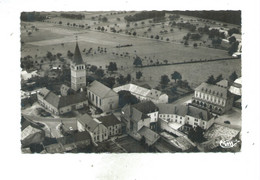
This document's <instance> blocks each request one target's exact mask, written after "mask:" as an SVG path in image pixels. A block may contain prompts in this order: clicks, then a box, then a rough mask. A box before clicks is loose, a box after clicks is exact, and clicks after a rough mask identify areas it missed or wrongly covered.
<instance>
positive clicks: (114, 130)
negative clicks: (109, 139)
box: [97, 114, 122, 136]
mask: <svg viewBox="0 0 260 180" xmlns="http://www.w3.org/2000/svg"><path fill="white" fill-rule="evenodd" d="M97 120H98V121H99V122H101V123H102V124H103V125H104V126H105V127H106V128H107V129H108V136H115V135H120V134H121V133H122V123H121V121H119V120H118V119H117V117H116V116H115V115H114V114H111V115H108V116H101V117H99V118H97Z"/></svg>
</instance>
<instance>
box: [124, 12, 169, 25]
mask: <svg viewBox="0 0 260 180" xmlns="http://www.w3.org/2000/svg"><path fill="white" fill-rule="evenodd" d="M163 17H165V12H164V11H142V12H138V13H136V14H134V15H128V16H125V17H124V19H125V20H126V21H127V22H133V21H140V20H144V19H152V18H163Z"/></svg>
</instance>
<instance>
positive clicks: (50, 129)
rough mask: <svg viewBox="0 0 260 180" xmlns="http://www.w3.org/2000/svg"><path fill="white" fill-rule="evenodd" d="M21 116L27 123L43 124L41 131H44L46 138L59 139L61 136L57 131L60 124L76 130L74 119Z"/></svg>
mask: <svg viewBox="0 0 260 180" xmlns="http://www.w3.org/2000/svg"><path fill="white" fill-rule="evenodd" d="M23 115H24V117H25V118H26V119H28V120H29V121H33V122H39V123H42V124H44V125H45V127H44V128H43V130H44V131H45V133H46V136H48V137H54V138H59V137H62V136H63V135H62V134H61V133H60V131H59V126H60V125H61V123H63V124H64V126H66V127H72V128H73V129H77V121H76V118H45V117H39V116H34V115H25V114H23Z"/></svg>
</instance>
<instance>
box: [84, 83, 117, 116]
mask: <svg viewBox="0 0 260 180" xmlns="http://www.w3.org/2000/svg"><path fill="white" fill-rule="evenodd" d="M87 96H88V99H89V102H90V103H91V104H93V105H94V106H95V107H97V108H99V109H101V110H102V111H104V112H107V111H112V110H114V109H117V108H118V103H119V96H118V94H117V93H116V92H115V91H113V90H112V89H110V88H109V87H107V86H105V85H104V84H102V83H100V82H98V81H96V80H95V81H93V82H92V83H91V84H90V85H89V86H88V87H87Z"/></svg>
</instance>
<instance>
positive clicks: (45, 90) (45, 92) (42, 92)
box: [39, 88, 50, 98]
mask: <svg viewBox="0 0 260 180" xmlns="http://www.w3.org/2000/svg"><path fill="white" fill-rule="evenodd" d="M49 92H50V90H49V89H47V88H42V89H41V90H40V91H39V94H40V95H41V96H42V97H43V98H44V97H46V96H47V94H49Z"/></svg>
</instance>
